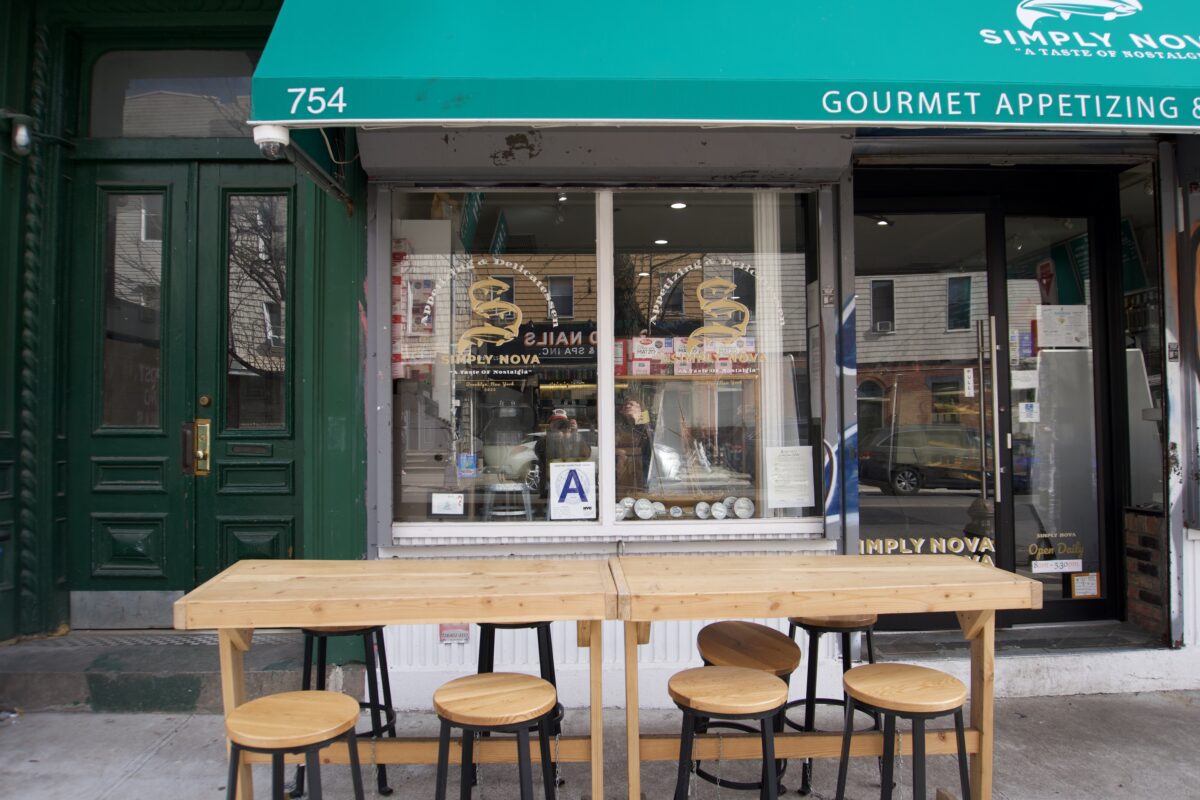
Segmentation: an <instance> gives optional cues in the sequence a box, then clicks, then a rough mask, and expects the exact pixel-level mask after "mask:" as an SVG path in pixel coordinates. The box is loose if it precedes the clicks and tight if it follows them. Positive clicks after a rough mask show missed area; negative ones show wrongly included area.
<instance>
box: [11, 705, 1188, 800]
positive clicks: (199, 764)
mask: <svg viewBox="0 0 1200 800" xmlns="http://www.w3.org/2000/svg"><path fill="white" fill-rule="evenodd" d="M605 716H606V725H605V754H606V759H605V760H606V764H605V776H606V780H605V783H606V785H607V786H608V787H609V791H608V797H610V798H622V797H623V796H624V791H623V788H622V787H623V784H624V779H625V764H624V756H625V751H624V746H623V735H624V715H623V713H622V712H621V710H620V709H611V710H609V709H606V710H605ZM566 723H567V732H568V733H575V732H580V733H581V732H583V730H582V728H583V727H584V726H585V725H586V720H585V719H584V718H583V715H582V714H578V713H574V714H573V713H570V711H568V716H567V719H566ZM401 724H402V728H403V729H402V731H401V734H402V735H403V734H404V733H405V732H407V733H412V734H419V735H434V734H435V732H436V721H435V720H434V719H433V718H432V717H431V716H429V715H413V714H402V715H401ZM678 724H679V721H678V715H677V714H676V713H672V712H667V711H650V712H646V713H644V714H643V729H644V730H655V731H664V732H665V731H675V730H676V729H677V726H678ZM823 724H827V723H823ZM996 731H997V743H996V780H995V794H994V796H995V797H996V798H997V800H1051V799H1054V800H1074V799H1076V798H1078V800H1085V799H1087V800H1090V799H1091V798H1097V797H1119V798H1124V799H1126V800H1135V799H1139V798H1140V799H1144V800H1174V799H1175V798H1200V759H1197V757H1196V745H1197V741H1198V739H1200V692H1162V693H1145V694H1117V695H1111V694H1110V695H1086V696H1069V697H1045V698H1043V697H1025V698H1001V699H998V700H997V702H996ZM0 754H2V755H3V757H2V758H0V796H3V797H5V798H12V800H68V799H69V800H80V799H82V798H89V799H94V800H125V799H126V798H137V799H138V800H158V798H164V800H165V799H168V798H169V800H193V798H194V799H195V800H218V799H219V798H222V797H224V787H225V774H226V773H225V748H224V741H223V737H222V726H221V718H220V716H217V715H212V714H162V713H145V714H109V713H79V712H33V713H28V714H20V715H8V714H4V713H3V712H0ZM712 766H715V765H712ZM747 766H748V765H746V764H741V765H736V766H735V765H730V764H725V765H722V769H727V770H731V771H732V770H733V769H736V768H738V767H740V768H741V771H742V773H743V774H745V769H746V768H747ZM911 766H912V765H911V761H910V760H908V759H904V760H903V761H902V763H900V764H899V765H898V772H897V776H898V779H899V782H900V783H899V786H898V788H897V792H896V794H895V795H894V796H895V797H896V798H897V800H905V799H906V798H910V797H911V793H910V792H909V788H908V787H909V782H910V778H911ZM256 770H257V774H256V778H255V782H256V785H257V788H258V792H257V793H256V797H259V798H266V797H267V796H268V794H269V787H270V783H269V781H270V778H269V774H268V773H267V772H266V769H265V768H264V767H258V768H256ZM455 772H456V771H452V773H451V783H450V796H457V781H456V780H455V777H456V775H455ZM836 772H837V765H836V762H835V761H832V760H829V761H819V762H817V766H816V769H815V777H814V790H815V791H814V794H813V795H812V796H813V797H814V798H816V800H822V799H823V798H825V799H827V798H831V797H832V796H833V793H834V788H835V783H836ZM323 773H324V776H325V796H326V798H329V799H331V800H332V799H334V798H346V797H350V796H351V794H350V788H349V787H350V781H349V773H348V770H347V768H346V767H333V766H329V767H326V768H325V769H324V770H323ZM563 773H564V777H565V778H566V784H565V785H564V786H563V788H562V790H561V792H560V797H561V798H563V799H564V800H578V799H579V798H584V797H588V796H589V794H590V792H589V781H588V773H587V767H586V766H579V765H565V766H564V767H563ZM642 774H643V787H644V794H645V797H646V798H647V800H666V798H670V797H671V796H672V792H673V789H674V777H675V776H674V764H673V763H658V764H650V765H647V766H646V767H644V768H643V773H642ZM723 774H725V773H723ZM390 776H391V784H392V786H393V787H395V789H396V791H395V794H393V795H392V797H393V798H396V800H416V798H430V797H432V796H433V777H434V770H433V767H406V766H395V767H391V768H390ZM955 776H956V772H955V766H954V760H953V759H952V758H949V757H935V758H930V760H929V786H930V793H931V795H932V793H933V791H934V789H936V788H938V787H944V788H947V789H950V790H953V794H954V796H957V794H958V793H957V791H956V790H955V787H956V786H957V783H956V777H955ZM731 777H736V776H733V775H732V774H731ZM373 778H374V775H373V770H364V780H365V785H366V786H367V797H368V798H372V797H378V795H376V794H375V793H374V780H373ZM797 782H798V776H796V775H795V774H794V773H793V774H789V776H788V779H785V781H784V783H785V784H787V785H788V786H793V787H794V786H795V785H796V783H797ZM481 786H482V790H481V789H479V788H477V789H476V792H475V797H476V798H480V797H482V798H485V800H512V799H513V798H516V797H517V791H516V769H515V767H507V766H504V767H501V766H488V767H485V768H484V770H483V776H482V784H481ZM538 796H539V797H540V793H539V794H538ZM787 796H792V797H796V796H798V795H795V794H794V793H793V792H788V794H787V795H785V797H787ZM848 796H849V797H850V798H855V799H856V800H858V799H861V798H874V797H878V796H879V775H878V771H877V770H876V769H875V765H874V761H873V760H870V759H858V760H856V761H855V762H854V763H853V765H852V768H851V781H850V786H849V791H848ZM692 797H693V798H697V799H698V800H705V799H706V798H717V797H721V798H726V800H739V799H745V800H749V798H750V797H752V793H749V792H736V791H733V790H729V789H724V790H721V791H720V792H718V790H717V789H716V787H714V786H712V785H710V784H707V783H703V782H699V781H697V782H695V784H694V786H693V794H692Z"/></svg>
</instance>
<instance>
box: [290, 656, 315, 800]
mask: <svg viewBox="0 0 1200 800" xmlns="http://www.w3.org/2000/svg"><path fill="white" fill-rule="evenodd" d="M313 638H314V637H313V635H312V634H311V633H305V634H304V677H303V678H302V679H301V681H300V688H301V689H303V690H304V691H308V690H309V689H311V688H312V672H313V664H312V660H313ZM288 794H290V795H291V796H292V797H302V796H303V795H304V765H303V764H301V765H299V766H298V767H296V779H295V781H294V782H293V783H292V791H291V792H289V793H288Z"/></svg>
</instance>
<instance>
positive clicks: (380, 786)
mask: <svg viewBox="0 0 1200 800" xmlns="http://www.w3.org/2000/svg"><path fill="white" fill-rule="evenodd" d="M331 636H361V637H362V643H363V654H364V659H365V661H366V668H367V697H368V698H369V699H368V701H366V702H363V701H359V703H358V707H359V708H361V709H364V710H369V711H370V712H371V729H370V730H368V731H363V732H362V733H359V734H357V735H358V736H367V737H370V738H372V739H378V738H382V737H383V735H384V733H389V734H391V736H392V738H395V736H396V709H395V708H393V707H392V682H391V680H390V678H389V677H388V663H387V651H386V650H385V649H384V646H383V626H382V625H375V626H372V627H369V628H362V627H335V626H330V627H324V628H304V677H303V679H302V682H301V688H303V689H311V688H313V685H312V662H313V642H314V641H315V642H316V644H317V689H318V690H324V688H325V668H326V664H327V663H328V662H327V660H326V653H327V652H328V649H327V647H326V645H327V644H328V639H329V637H331ZM376 652H378V664H376ZM380 678H382V683H383V701H382V702H380V699H379V684H380V682H381V681H380ZM375 782H376V788H377V790H378V792H379V793H380V794H382V795H389V794H391V793H392V788H391V787H390V786H388V779H387V767H385V766H384V765H383V764H377V765H376V767H375ZM290 794H291V796H292V797H300V796H301V795H303V794H304V765H303V764H301V765H300V766H298V767H296V780H295V782H294V783H293V784H292V791H291V792H290Z"/></svg>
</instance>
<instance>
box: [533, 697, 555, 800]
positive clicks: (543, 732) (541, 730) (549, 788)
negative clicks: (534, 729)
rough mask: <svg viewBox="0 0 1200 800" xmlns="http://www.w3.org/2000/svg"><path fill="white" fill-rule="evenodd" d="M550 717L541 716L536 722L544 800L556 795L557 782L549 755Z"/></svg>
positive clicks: (552, 799) (549, 799) (551, 798)
mask: <svg viewBox="0 0 1200 800" xmlns="http://www.w3.org/2000/svg"><path fill="white" fill-rule="evenodd" d="M552 735H553V734H552V733H551V732H550V717H542V719H541V721H540V722H538V747H539V748H540V752H541V754H542V789H543V791H545V793H546V800H554V798H555V797H556V796H557V795H558V783H557V781H556V780H555V777H554V771H555V770H554V762H553V761H551V760H550V759H551V755H550V737H551V736H552Z"/></svg>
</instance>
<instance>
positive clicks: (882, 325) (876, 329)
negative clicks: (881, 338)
mask: <svg viewBox="0 0 1200 800" xmlns="http://www.w3.org/2000/svg"><path fill="white" fill-rule="evenodd" d="M877 283H880V284H882V283H886V284H888V285H889V286H891V287H892V318H891V319H880V318H879V315H878V314H877V313H876V308H875V284H877ZM895 332H896V281H895V279H893V278H872V279H871V333H885V334H890V333H895Z"/></svg>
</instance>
